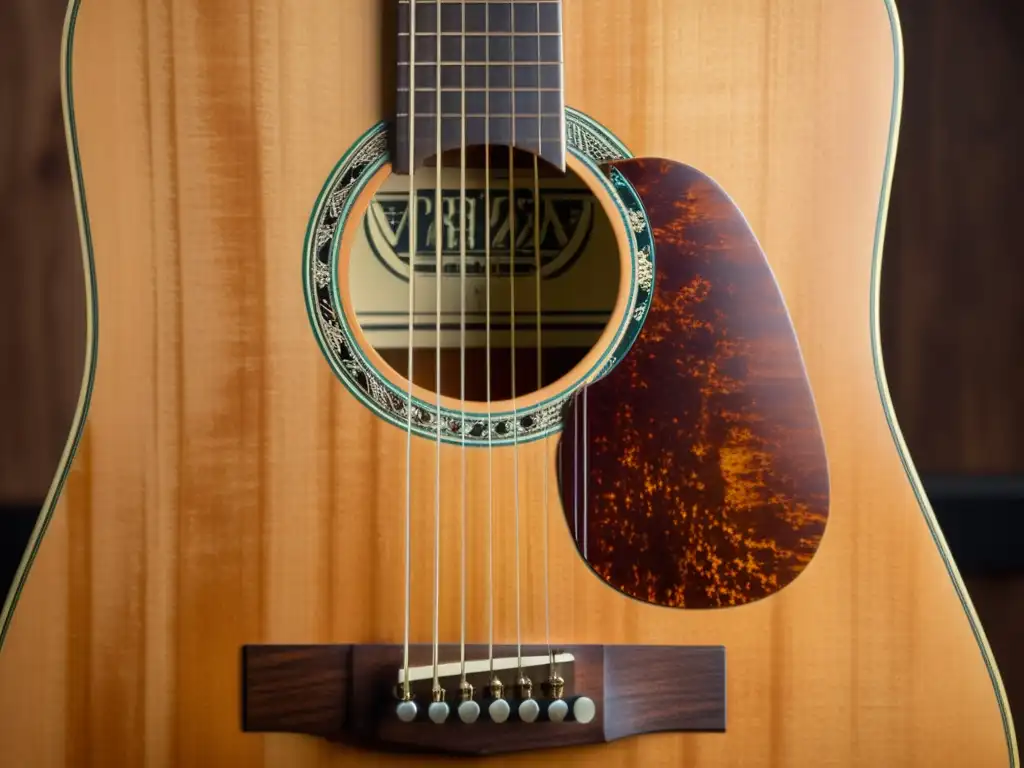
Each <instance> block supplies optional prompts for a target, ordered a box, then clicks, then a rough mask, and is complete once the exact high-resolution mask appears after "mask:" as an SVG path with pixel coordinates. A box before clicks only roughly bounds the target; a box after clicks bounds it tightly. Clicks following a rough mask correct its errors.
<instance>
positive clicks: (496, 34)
mask: <svg viewBox="0 0 1024 768" xmlns="http://www.w3.org/2000/svg"><path fill="white" fill-rule="evenodd" d="M398 36H399V37H408V36H409V33H408V32H399V33H398ZM469 36H472V37H561V36H562V33H561V32H473V31H470V30H466V31H464V32H463V31H455V32H445V31H443V32H441V37H456V38H462V37H469ZM416 37H437V32H433V31H430V32H424V31H419V30H418V31H417V32H416Z"/></svg>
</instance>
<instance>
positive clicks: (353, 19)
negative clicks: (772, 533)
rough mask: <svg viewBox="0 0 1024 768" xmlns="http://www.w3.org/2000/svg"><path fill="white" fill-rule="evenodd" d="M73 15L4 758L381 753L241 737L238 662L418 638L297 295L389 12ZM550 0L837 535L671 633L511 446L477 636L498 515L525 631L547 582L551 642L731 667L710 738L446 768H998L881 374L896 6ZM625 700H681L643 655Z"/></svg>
mask: <svg viewBox="0 0 1024 768" xmlns="http://www.w3.org/2000/svg"><path fill="white" fill-rule="evenodd" d="M72 7H73V8H78V9H80V13H79V15H78V17H77V21H76V27H75V32H74V38H73V43H74V48H73V53H72V62H71V63H72V65H73V66H72V74H73V78H72V80H71V82H70V83H69V93H70V94H71V95H73V97H74V124H75V130H76V131H77V138H78V141H79V146H78V149H79V152H78V155H77V160H76V168H79V169H80V171H81V173H82V179H83V190H84V195H85V198H86V199H87V203H88V206H87V207H88V224H89V234H90V239H89V246H90V248H89V250H88V254H89V258H88V260H87V263H86V264H87V268H86V274H92V275H94V277H95V280H96V293H95V295H94V299H95V301H96V311H97V317H98V325H96V326H95V328H96V329H97V333H98V338H97V339H93V340H91V341H92V342H94V343H93V348H94V349H95V354H96V356H97V357H96V361H95V381H94V386H93V387H92V390H91V402H90V404H89V411H88V421H87V424H86V426H85V431H84V433H83V436H82V440H81V442H80V443H79V444H78V446H77V450H76V452H75V456H74V461H73V463H72V464H71V465H70V470H69V472H70V473H69V475H68V476H67V482H66V485H65V486H64V487H63V489H62V492H61V494H60V504H59V505H57V506H56V509H52V508H50V507H49V506H48V507H47V509H46V510H45V514H46V516H47V519H48V520H49V523H48V526H47V527H46V531H45V535H43V536H42V537H41V539H38V540H37V544H38V552H37V553H36V556H35V558H34V562H33V564H32V567H31V570H30V571H29V575H28V578H27V581H26V582H25V586H24V589H23V590H22V592H21V594H20V598H19V600H18V602H17V606H16V607H15V609H14V611H13V614H10V616H11V622H10V628H9V631H8V632H7V635H6V638H5V640H4V645H3V648H2V650H0V744H2V748H3V755H2V757H0V762H3V763H4V765H5V766H6V765H10V766H12V767H16V768H22V767H23V766H24V767H26V768H90V767H91V766H96V767H97V768H139V767H140V766H141V767H144V768H179V767H182V768H206V766H217V767H219V766H231V768H236V767H237V768H279V767H282V768H283V767H285V766H287V768H341V767H342V766H345V768H347V767H348V766H358V765H366V764H368V761H367V760H366V759H365V755H363V754H358V753H354V752H353V751H351V750H348V749H346V748H345V747H344V746H342V745H336V744H330V743H327V742H326V741H325V740H323V739H319V738H316V737H310V736H302V735H293V734H262V733H261V734H255V733H244V732H243V731H242V729H241V727H240V723H239V720H240V718H239V712H240V710H241V706H240V704H241V695H242V686H241V681H240V672H241V670H240V664H239V655H240V651H241V649H242V647H243V646H246V645H249V644H261V643H267V644H336V643H387V644H394V643H400V642H402V638H403V625H404V614H403V607H404V601H403V595H404V578H403V574H404V560H403V546H402V536H401V532H402V531H403V526H404V510H405V477H406V475H405V471H406V470H405V450H406V436H405V433H404V430H402V429H400V428H398V427H394V426H391V425H388V424H385V423H382V421H381V420H380V419H378V418H377V417H376V416H375V415H374V414H373V413H371V412H370V411H369V409H368V408H366V407H365V406H364V405H363V404H362V403H360V402H357V401H356V400H355V398H353V397H352V396H351V395H350V394H349V393H348V391H347V390H346V389H345V388H344V386H343V385H342V384H341V383H340V382H339V381H338V380H337V378H336V377H335V376H334V374H333V372H332V371H331V370H330V369H329V366H328V365H327V364H326V362H325V360H324V357H323V354H322V353H321V351H320V349H319V348H318V345H317V343H316V340H315V338H314V337H313V334H312V332H311V328H310V322H309V317H308V315H307V310H306V304H305V299H304V296H303V289H302V279H301V258H302V248H303V238H304V235H305V232H306V229H307V226H308V223H309V219H310V214H311V210H312V208H313V206H314V203H315V200H316V198H317V195H318V194H319V192H320V190H321V189H322V187H323V185H324V181H325V179H326V178H327V177H328V175H329V174H330V172H331V169H332V168H333V167H334V166H335V164H336V163H337V162H338V159H339V158H340V157H341V156H342V154H343V153H344V152H345V151H346V150H347V149H348V148H349V147H350V146H352V144H353V143H354V142H355V141H356V140H357V139H358V137H359V136H361V135H363V133H364V132H365V131H366V130H367V129H368V128H370V127H371V126H373V125H375V124H376V123H377V122H378V121H380V120H382V119H389V118H390V117H391V113H392V111H393V104H394V99H393V96H394V94H393V92H388V91H387V89H386V88H385V87H384V86H383V85H382V81H383V78H382V74H381V73H382V67H383V66H384V65H383V64H382V62H388V61H390V62H392V63H393V62H394V57H393V56H392V57H390V58H389V57H388V56H387V55H385V54H384V53H383V52H382V47H383V45H384V43H383V42H382V40H383V37H384V36H383V34H382V29H384V24H383V19H384V18H385V15H386V14H387V13H388V12H390V11H389V9H392V5H391V3H390V2H384V0H380V1H378V0H345V1H340V0H302V1H301V2H293V0H173V1H172V2H143V1H142V0H81V2H80V5H79V3H78V0H75V2H74V3H73V6H72ZM563 9H564V28H565V40H564V42H565V50H564V59H565V97H566V103H567V104H569V105H570V106H572V107H575V108H578V109H580V110H582V111H584V112H586V113H587V114H590V115H592V116H593V117H594V118H595V119H597V120H599V121H600V123H601V124H602V125H605V126H607V127H608V128H609V129H610V130H612V131H614V132H615V134H616V135H617V136H618V137H619V138H620V139H621V140H622V141H623V142H624V143H625V144H626V145H627V146H628V147H629V148H630V150H631V152H632V153H633V154H635V155H637V156H656V157H666V158H673V159H676V160H679V161H681V162H685V163H687V164H688V165H690V166H692V167H694V168H699V169H701V171H702V172H704V173H706V174H708V176H710V177H712V178H714V179H715V180H716V182H718V183H719V184H721V186H722V188H723V189H726V190H728V192H729V194H730V196H732V198H733V199H734V200H735V201H736V203H737V206H738V208H739V209H740V210H742V211H743V213H744V216H745V217H746V218H747V219H748V221H749V222H750V223H751V227H752V229H753V231H754V232H756V234H757V237H758V240H759V242H760V243H761V245H762V247H763V250H764V253H765V254H767V256H768V259H769V262H770V264H771V267H772V271H773V273H774V274H775V277H776V279H777V281H778V284H779V288H780V292H781V294H782V295H783V296H784V297H785V303H786V306H787V307H788V310H789V313H790V316H791V318H792V323H793V327H794V329H795V335H796V337H797V338H799V340H800V347H801V352H802V354H803V358H804V362H805V365H806V369H807V378H808V380H809V382H810V384H811V388H812V390H813V392H814V399H815V404H816V407H817V412H818V417H819V421H820V424H821V431H822V434H823V437H824V444H825V445H826V446H827V447H828V459H829V510H828V514H829V517H828V527H827V531H826V534H825V536H824V538H823V539H822V541H821V547H820V548H819V550H818V552H817V553H816V555H815V557H814V559H813V561H812V563H811V565H810V566H809V567H808V568H807V569H806V570H805V572H804V573H803V574H802V575H801V576H800V577H799V578H798V579H796V580H795V581H794V582H793V583H792V584H791V585H790V586H789V587H787V588H786V589H784V590H782V591H780V592H778V593H777V594H774V595H772V596H770V597H768V598H766V599H764V600H758V601H756V602H754V603H751V604H748V605H743V606H739V607H735V608H727V609H722V610H714V611H686V610H672V609H667V608H663V607H659V606H654V605H650V604H646V603H644V602H641V601H638V600H634V599H630V598H628V597H626V596H624V595H622V594H621V593H618V592H616V591H615V590H613V589H610V588H609V587H608V585H607V583H606V582H605V581H603V580H602V579H601V578H598V577H597V576H595V574H594V572H593V570H592V569H591V568H589V567H587V566H586V565H585V564H584V563H583V562H581V559H580V556H579V554H578V552H577V548H576V545H575V543H574V542H573V540H572V537H571V535H570V534H569V532H568V531H567V530H566V525H565V521H564V518H563V517H562V513H561V510H560V509H559V504H560V499H559V494H558V488H557V484H556V482H554V476H553V473H552V477H551V482H550V483H549V484H548V485H547V486H545V485H544V482H543V477H544V475H543V471H544V467H545V466H547V467H550V468H553V467H554V466H555V456H556V451H555V448H556V444H557V439H555V438H552V439H550V440H539V441H536V442H533V443H530V444H527V445H521V446H519V450H518V454H517V457H518V466H519V472H518V474H515V473H514V472H513V463H512V460H513V457H514V455H516V454H514V453H513V450H512V449H511V448H502V449H501V450H497V451H495V453H494V454H493V459H494V462H493V463H494V483H493V491H494V526H495V530H496V531H499V532H500V536H499V537H498V539H497V541H496V544H495V553H496V555H495V558H494V579H493V583H494V585H495V586H494V589H493V592H492V593H491V597H492V598H493V605H494V608H495V611H494V636H495V637H494V639H495V643H496V644H497V643H500V644H508V643H513V642H515V638H516V630H517V623H516V618H517V611H516V590H515V584H516V581H515V568H514V565H515V563H516V558H515V542H516V539H515V536H514V534H513V533H512V532H513V530H514V521H515V520H516V507H515V503H514V501H515V499H518V501H519V510H518V511H519V517H518V520H519V523H520V525H521V531H522V532H523V534H522V537H521V539H520V542H519V543H520V545H521V547H520V551H521V563H522V564H523V568H522V571H521V575H522V591H521V595H522V601H521V602H522V608H521V612H520V618H521V630H522V640H523V642H524V643H527V644H530V645H538V644H539V645H543V644H544V636H545V618H546V612H545V607H546V606H545V601H544V599H543V596H544V595H545V594H548V595H549V596H550V605H549V606H548V607H549V608H550V613H549V615H550V629H551V637H552V641H553V642H555V643H559V644H564V645H603V646H612V645H630V644H651V645H689V646H721V647H724V648H725V653H726V657H727V660H728V661H727V668H726V687H727V690H726V694H727V701H728V710H727V717H726V730H725V732H724V733H660V734H654V735H650V736H642V737H638V738H634V739H623V740H622V741H619V742H615V743H612V744H606V745H597V746H588V747H573V748H567V749H565V750H562V751H560V752H559V753H558V754H557V755H556V754H555V753H553V752H552V753H545V754H544V755H539V754H537V753H524V754H521V755H517V756H508V757H504V758H502V759H501V760H500V762H497V763H495V762H481V763H477V761H476V760H475V759H469V760H466V761H460V763H459V764H460V765H466V766H468V765H474V764H481V765H522V766H537V765H544V764H545V763H547V762H550V763H551V764H553V765H559V766H580V767H582V766H593V765H600V766H607V768H623V767H626V766H636V767H640V766H643V768H648V767H651V768H653V767H655V766H671V767H672V768H731V767H732V766H743V768H804V767H805V766H836V767H837V768H840V767H841V768H847V767H851V768H852V767H855V768H878V767H879V766H884V767H885V768H890V767H891V768H904V767H905V766H911V767H913V768H917V767H918V766H920V767H921V768H933V767H934V766H941V768H1007V766H1010V765H1014V764H1015V758H1016V748H1015V743H1014V741H1013V735H1012V728H1011V724H1010V722H1009V720H1008V712H1007V710H1006V708H1005V701H1004V699H1003V695H1002V690H1001V687H1000V684H999V678H998V673H997V672H996V671H995V668H994V666H993V662H992V659H991V656H990V654H989V653H988V652H987V647H986V646H985V643H984V636H983V635H982V634H981V633H980V628H979V627H978V624H977V620H976V617H974V615H973V613H972V612H971V608H970V603H969V601H968V600H967V598H966V597H965V596H964V594H963V586H962V584H961V583H960V582H959V580H958V579H957V578H956V575H955V570H954V569H953V566H952V565H950V563H949V561H948V559H947V557H946V556H945V553H944V551H943V550H942V549H941V546H940V545H941V541H940V539H939V538H938V537H939V533H938V532H937V529H936V528H935V527H934V524H933V523H934V521H932V520H931V518H930V517H928V515H927V512H926V511H925V510H924V509H923V507H922V500H921V499H919V498H918V496H917V493H916V491H917V486H916V485H915V484H914V483H913V482H912V481H911V480H910V479H908V473H907V469H906V468H905V466H904V458H905V457H904V456H903V455H901V450H900V446H899V444H898V442H897V441H896V440H894V433H893V431H892V430H891V428H890V425H889V422H888V418H887V416H888V415H889V411H888V404H887V401H886V396H885V394H884V386H881V387H880V381H879V377H878V371H877V370H876V360H875V353H876V351H877V349H876V344H875V341H874V339H873V335H872V334H873V322H874V321H873V319H872V318H873V317H874V314H873V313H874V303H873V297H874V296H875V290H876V286H875V273H876V267H877V261H876V259H875V256H876V254H875V245H876V243H875V241H876V236H877V234H878V231H879V227H880V226H881V224H880V222H879V219H878V217H879V210H880V208H883V209H884V204H885V202H886V200H885V194H886V189H887V181H888V178H889V173H890V171H891V165H890V163H889V160H890V158H889V154H888V153H889V149H890V139H891V136H892V122H891V121H892V120H893V114H894V112H893V110H894V82H895V76H894V73H897V72H898V70H899V67H900V66H902V63H901V61H900V58H899V53H898V49H897V48H894V34H895V33H896V28H895V27H894V24H893V20H892V19H891V17H890V10H891V4H890V3H888V2H887V0H829V1H828V2H822V1H821V0H787V1H786V2H765V0H730V2H723V1H722V0H686V2H680V1H678V0H629V2H623V0H564V2H563ZM55 54H56V52H55ZM55 65H56V62H55ZM880 196H881V198H882V199H881V200H880ZM90 370H92V369H90ZM882 383H883V384H884V382H882ZM595 391H596V388H595ZM435 450H436V449H435V446H434V445H433V443H432V441H430V440H417V441H415V442H414V444H413V456H412V472H413V499H414V503H413V509H412V512H413V515H412V534H411V535H412V541H413V543H414V545H415V546H414V549H413V553H412V597H413V602H412V610H411V617H412V621H411V627H410V637H411V640H412V642H414V643H418V644H419V643H430V642H431V640H432V637H433V622H432V619H433V612H432V605H433V603H432V595H431V584H432V577H433V558H432V553H433V547H432V542H433V534H434V488H435V477H436V474H435V473H436V464H435V457H436V453H435ZM441 459H442V467H441V471H442V478H443V479H444V480H446V481H447V482H448V483H449V486H448V487H451V486H454V487H456V488H458V487H459V477H460V475H459V472H460V467H461V466H462V464H461V461H462V456H461V451H460V449H459V447H458V446H457V445H444V446H442V450H441ZM467 462H468V464H469V472H470V475H469V476H470V479H471V481H470V482H469V483H468V488H467V495H468V499H469V501H470V509H471V510H472V511H473V513H474V514H473V516H472V517H471V522H472V524H471V527H470V528H469V531H468V537H467V538H468V548H467V575H468V578H467V596H466V609H467V610H466V617H467V627H466V638H467V643H475V644H476V643H481V642H484V643H485V642H486V641H487V638H488V605H489V604H490V603H489V600H488V589H487V584H488V571H487V559H486V557H485V554H486V552H487V539H486V536H485V531H486V527H485V526H484V525H483V523H482V518H483V517H485V513H484V512H481V510H486V509H487V506H486V505H487V499H488V494H489V491H490V490H492V489H491V488H490V487H489V485H488V482H487V480H486V478H487V463H488V462H487V456H486V455H485V452H484V451H471V452H470V453H469V455H468V457H467ZM60 469H61V472H62V473H63V471H64V469H65V467H63V466H62V467H61V468H60ZM55 470H56V468H55ZM61 477H63V475H61ZM517 479H518V485H514V483H515V482H516V481H517ZM545 487H547V490H548V494H547V496H545V495H544V494H545V491H544V489H545ZM516 491H518V493H515V492H516ZM457 498H458V497H457V495H456V493H455V492H454V491H447V492H446V495H445V496H444V497H443V502H444V505H445V506H444V516H443V518H442V520H441V526H440V527H441V540H442V543H443V558H442V563H441V583H442V586H443V589H442V593H441V597H440V601H439V603H440V613H439V615H438V626H439V634H440V638H441V641H442V642H445V643H457V642H458V640H459V637H460V627H461V615H462V614H461V610H460V608H461V601H460V598H459V590H458V585H459V584H460V578H459V577H460V568H459V557H458V551H459V550H458V548H457V544H455V543H456V542H459V541H460V540H461V539H460V528H459V515H458V502H457ZM545 511H547V513H548V516H547V517H545ZM546 525H547V526H548V527H547V528H545V526H546ZM545 530H547V531H548V533H549V534H550V536H549V539H548V540H549V544H550V546H549V558H548V560H549V566H550V567H549V568H548V569H545V568H543V567H542V566H543V562H544V561H543V557H542V552H543V548H542V542H543V533H544V531H545ZM545 573H546V574H547V576H548V577H549V580H550V581H549V583H550V590H549V591H548V592H545ZM0 618H2V619H3V620H4V621H6V619H7V616H4V617H0ZM685 673H686V670H685V669H683V670H681V671H680V672H679V673H678V674H683V675H685ZM642 674H644V675H645V676H649V675H669V676H670V675H671V673H667V672H666V671H665V669H664V665H661V664H659V665H656V666H650V667H647V668H645V669H644V670H643V671H642ZM647 679H649V678H647ZM671 682H672V681H671V679H669V680H668V683H671ZM652 706H656V702H652ZM372 764H377V765H385V764H395V765H410V766H416V767H417V768H419V766H424V765H437V764H442V765H443V764H445V760H444V759H443V758H439V759H434V758H424V757H421V756H418V755H413V756H407V757H399V756H385V757H382V758H381V759H380V760H374V761H373V763H372Z"/></svg>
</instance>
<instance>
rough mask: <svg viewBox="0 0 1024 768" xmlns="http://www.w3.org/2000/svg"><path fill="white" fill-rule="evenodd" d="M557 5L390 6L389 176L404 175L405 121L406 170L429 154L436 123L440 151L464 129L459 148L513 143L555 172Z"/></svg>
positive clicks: (494, 0)
mask: <svg viewBox="0 0 1024 768" xmlns="http://www.w3.org/2000/svg"><path fill="white" fill-rule="evenodd" d="M561 5H562V4H561V0H488V1H486V2H481V1H479V0H476V1H473V0H398V73H397V74H398V77H397V85H398V98H397V109H396V119H395V123H394V125H395V142H394V148H395V156H394V158H393V163H392V167H393V169H394V171H395V172H396V173H401V174H405V173H408V172H409V140H410V138H411V136H410V130H409V125H410V119H411V120H412V124H413V127H414V131H415V141H414V158H413V164H414V167H415V166H418V165H420V164H421V163H422V162H423V161H424V160H425V159H426V158H428V157H431V156H433V155H436V154H437V134H438V120H440V135H441V150H442V152H447V151H449V150H452V149H458V148H459V147H460V146H461V145H462V140H463V125H465V141H466V145H467V146H474V145H476V146H480V145H484V144H490V145H492V146H493V145H499V146H514V147H516V148H517V149H521V150H524V151H527V152H531V153H533V154H536V155H539V156H540V157H541V158H543V159H544V160H546V161H547V162H548V163H551V164H552V165H554V166H555V167H556V168H559V169H564V168H565V118H564V110H565V97H564V90H563V85H562V83H563V78H562V7H561ZM412 7H415V9H416V13H415V34H414V35H413V34H411V33H410V12H409V11H410V8H412ZM412 62H414V64H411V63H412ZM410 93H414V98H413V99H412V103H411V104H410V99H409V95H410Z"/></svg>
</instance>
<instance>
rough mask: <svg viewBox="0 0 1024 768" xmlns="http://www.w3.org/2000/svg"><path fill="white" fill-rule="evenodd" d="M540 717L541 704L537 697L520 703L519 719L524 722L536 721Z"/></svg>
mask: <svg viewBox="0 0 1024 768" xmlns="http://www.w3.org/2000/svg"><path fill="white" fill-rule="evenodd" d="M538 717H540V704H538V703H537V700H536V699H526V700H525V701H523V702H522V703H520V705H519V719H520V720H522V721H523V722H524V723H535V722H537V718H538Z"/></svg>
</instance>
